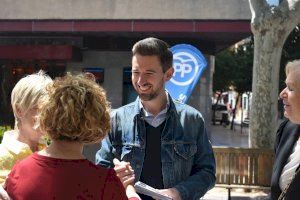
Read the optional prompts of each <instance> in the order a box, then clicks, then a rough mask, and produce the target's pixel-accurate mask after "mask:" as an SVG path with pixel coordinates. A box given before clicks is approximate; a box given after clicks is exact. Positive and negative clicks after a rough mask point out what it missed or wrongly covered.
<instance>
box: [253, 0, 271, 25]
mask: <svg viewBox="0 0 300 200" xmlns="http://www.w3.org/2000/svg"><path fill="white" fill-rule="evenodd" d="M249 4H250V10H251V14H252V19H251V22H252V23H253V22H254V20H255V19H256V18H259V17H260V16H261V15H262V14H263V13H264V12H263V11H265V10H266V9H267V7H268V6H269V5H268V4H267V2H266V0H249Z"/></svg>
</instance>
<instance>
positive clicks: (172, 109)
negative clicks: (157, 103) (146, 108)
mask: <svg viewBox="0 0 300 200" xmlns="http://www.w3.org/2000/svg"><path fill="white" fill-rule="evenodd" d="M167 95H168V98H169V109H168V112H167V115H169V114H172V113H173V112H175V111H176V106H175V103H174V100H173V99H172V97H171V95H170V94H169V93H167ZM140 103H141V99H140V97H139V96H138V97H137V98H136V100H135V102H134V109H133V114H134V116H137V115H142V113H143V112H142V108H141V106H140Z"/></svg>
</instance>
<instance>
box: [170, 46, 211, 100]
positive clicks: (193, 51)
mask: <svg viewBox="0 0 300 200" xmlns="http://www.w3.org/2000/svg"><path fill="white" fill-rule="evenodd" d="M171 51H172V53H173V68H174V74H173V77H172V78H171V79H170V81H168V82H167V83H166V89H167V90H168V92H169V93H170V95H171V96H172V98H174V99H176V100H178V101H180V102H183V103H185V102H186V101H187V100H188V98H189V97H190V95H191V93H192V91H193V89H194V87H195V85H196V84H197V82H198V81H199V79H200V76H201V74H202V72H203V71H204V70H205V68H206V66H207V62H206V60H205V58H204V56H203V55H202V53H201V52H200V51H199V50H198V49H197V48H195V47H193V46H192V45H188V44H178V45H175V46H173V47H171Z"/></svg>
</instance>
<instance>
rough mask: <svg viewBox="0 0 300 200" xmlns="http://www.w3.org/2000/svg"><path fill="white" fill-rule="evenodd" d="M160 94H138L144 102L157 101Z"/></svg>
mask: <svg viewBox="0 0 300 200" xmlns="http://www.w3.org/2000/svg"><path fill="white" fill-rule="evenodd" d="M158 94H159V93H158V92H157V91H156V92H151V93H149V94H145V93H140V92H138V95H139V97H140V99H141V100H142V101H151V100H153V99H155V98H156V97H157V96H158Z"/></svg>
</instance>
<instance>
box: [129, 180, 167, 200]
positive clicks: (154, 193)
mask: <svg viewBox="0 0 300 200" xmlns="http://www.w3.org/2000/svg"><path fill="white" fill-rule="evenodd" d="M134 188H135V190H136V192H137V193H140V194H144V195H147V196H151V197H153V198H155V199H160V200H172V198H171V197H168V196H166V195H164V194H161V193H160V192H159V191H158V190H157V189H155V188H153V187H151V186H149V185H147V184H145V183H142V182H140V181H138V182H136V183H135V184H134Z"/></svg>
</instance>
